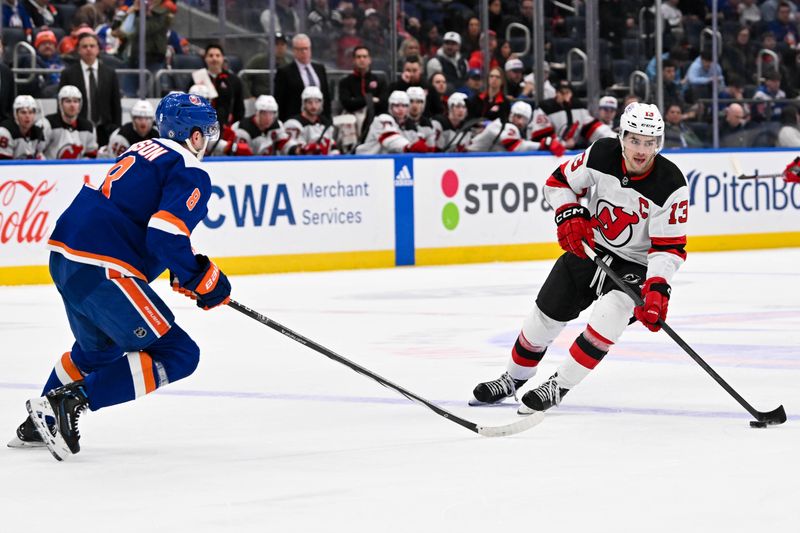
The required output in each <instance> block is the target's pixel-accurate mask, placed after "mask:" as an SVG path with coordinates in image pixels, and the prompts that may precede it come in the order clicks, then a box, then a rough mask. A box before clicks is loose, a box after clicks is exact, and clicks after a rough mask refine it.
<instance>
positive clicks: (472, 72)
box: [467, 68, 483, 78]
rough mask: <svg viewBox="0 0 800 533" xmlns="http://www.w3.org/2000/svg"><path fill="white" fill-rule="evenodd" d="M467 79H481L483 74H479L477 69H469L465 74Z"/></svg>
mask: <svg viewBox="0 0 800 533" xmlns="http://www.w3.org/2000/svg"><path fill="white" fill-rule="evenodd" d="M467 77H468V78H481V77H483V73H482V72H481V69H479V68H471V69H469V72H467Z"/></svg>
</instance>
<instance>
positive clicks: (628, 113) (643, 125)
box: [619, 102, 664, 151]
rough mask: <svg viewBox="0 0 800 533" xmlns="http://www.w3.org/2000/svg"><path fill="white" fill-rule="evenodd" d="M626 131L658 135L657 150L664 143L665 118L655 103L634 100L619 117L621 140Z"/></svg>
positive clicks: (650, 135)
mask: <svg viewBox="0 0 800 533" xmlns="http://www.w3.org/2000/svg"><path fill="white" fill-rule="evenodd" d="M625 132H629V133H637V134H639V135H647V136H649V137H658V148H657V151H660V150H661V147H662V146H663V145H664V119H663V118H661V112H660V111H659V110H658V106H657V105H655V104H642V103H639V102H633V103H630V104H628V107H626V108H625V111H623V113H622V116H621V117H620V119H619V140H620V142H622V138H623V137H624V135H625Z"/></svg>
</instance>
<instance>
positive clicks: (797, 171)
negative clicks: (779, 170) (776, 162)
mask: <svg viewBox="0 0 800 533" xmlns="http://www.w3.org/2000/svg"><path fill="white" fill-rule="evenodd" d="M783 179H785V180H786V182H787V183H800V157H795V158H794V161H792V162H791V163H789V164H788V165H786V169H785V170H784V171H783Z"/></svg>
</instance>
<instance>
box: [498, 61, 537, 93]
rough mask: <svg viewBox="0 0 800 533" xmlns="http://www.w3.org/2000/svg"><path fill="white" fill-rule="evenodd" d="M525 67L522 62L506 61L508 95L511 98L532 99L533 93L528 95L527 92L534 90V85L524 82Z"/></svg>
mask: <svg viewBox="0 0 800 533" xmlns="http://www.w3.org/2000/svg"><path fill="white" fill-rule="evenodd" d="M524 69H525V67H524V65H523V64H522V60H520V59H517V58H511V59H509V60H508V61H506V64H505V71H506V94H508V96H510V97H511V98H530V97H531V93H530V92H528V93H526V92H525V91H526V90H530V91H532V90H533V86H532V85H527V84H526V83H525V82H524V81H523V72H524Z"/></svg>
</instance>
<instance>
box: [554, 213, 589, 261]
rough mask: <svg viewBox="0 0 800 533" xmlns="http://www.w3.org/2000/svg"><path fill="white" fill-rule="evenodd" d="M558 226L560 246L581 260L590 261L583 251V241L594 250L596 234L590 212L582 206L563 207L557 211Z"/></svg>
mask: <svg viewBox="0 0 800 533" xmlns="http://www.w3.org/2000/svg"><path fill="white" fill-rule="evenodd" d="M556 224H558V244H559V245H560V246H561V248H563V249H564V251H566V252H570V253H573V254H575V255H577V256H578V257H580V258H581V259H588V258H589V256H587V255H586V251H585V250H584V249H583V241H584V240H585V241H586V242H587V243H589V247H590V248H592V249H594V232H593V231H592V222H591V216H590V215H589V210H588V209H586V208H585V207H583V206H582V205H581V204H566V205H562V206H561V207H559V208H558V210H557V211H556Z"/></svg>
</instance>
